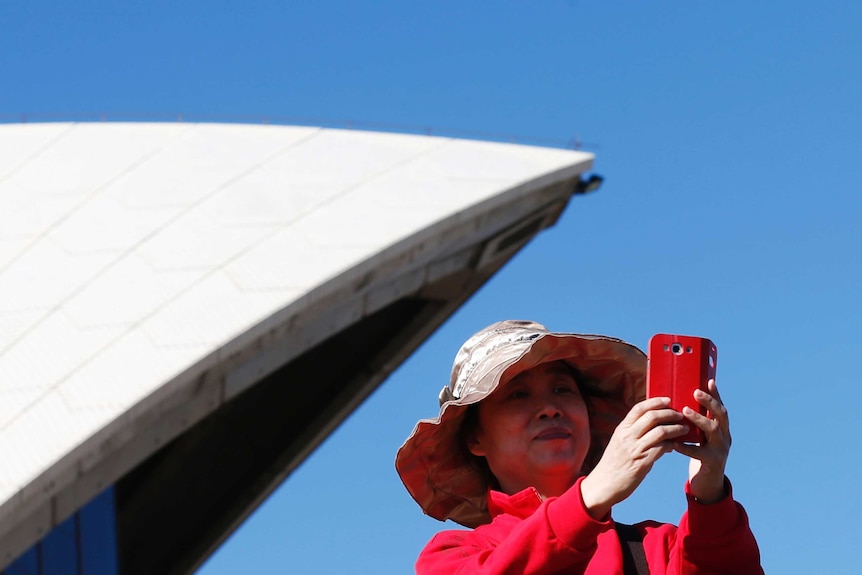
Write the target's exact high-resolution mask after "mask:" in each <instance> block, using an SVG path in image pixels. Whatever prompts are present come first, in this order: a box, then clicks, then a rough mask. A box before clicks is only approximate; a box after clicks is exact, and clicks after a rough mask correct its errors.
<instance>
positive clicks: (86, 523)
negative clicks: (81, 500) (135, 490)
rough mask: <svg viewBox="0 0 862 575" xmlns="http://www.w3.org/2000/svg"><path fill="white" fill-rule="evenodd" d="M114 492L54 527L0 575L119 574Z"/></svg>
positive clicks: (103, 496) (98, 498) (110, 491)
mask: <svg viewBox="0 0 862 575" xmlns="http://www.w3.org/2000/svg"><path fill="white" fill-rule="evenodd" d="M118 573H119V571H118V569H117V528H116V517H115V511H114V489H113V488H112V487H111V488H108V489H107V490H105V491H104V492H102V493H101V494H100V495H98V496H97V497H96V498H95V499H93V500H92V501H90V503H88V504H87V505H85V506H84V507H83V508H82V509H81V510H80V511H79V512H78V513H76V514H74V515H73V516H71V517H69V518H68V519H67V520H66V521H64V522H63V523H61V524H60V525H58V526H57V527H55V528H54V529H52V530H51V532H50V533H48V534H47V535H46V536H45V537H44V538H43V539H42V540H41V541H40V542H38V543H36V544H35V545H34V546H33V547H31V548H30V549H28V550H27V551H26V552H25V553H24V554H23V555H21V556H20V557H19V558H18V559H16V560H15V561H14V562H13V563H12V564H11V565H9V566H8V567H6V569H5V570H4V571H2V572H0V575H118Z"/></svg>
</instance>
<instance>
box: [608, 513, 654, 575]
mask: <svg viewBox="0 0 862 575" xmlns="http://www.w3.org/2000/svg"><path fill="white" fill-rule="evenodd" d="M616 529H617V536H618V537H619V538H620V547H622V549H623V573H624V574H625V575H649V566H648V565H647V562H646V555H644V538H643V535H642V534H641V532H640V531H638V530H637V528H635V527H634V526H633V525H625V524H624V523H617V524H616Z"/></svg>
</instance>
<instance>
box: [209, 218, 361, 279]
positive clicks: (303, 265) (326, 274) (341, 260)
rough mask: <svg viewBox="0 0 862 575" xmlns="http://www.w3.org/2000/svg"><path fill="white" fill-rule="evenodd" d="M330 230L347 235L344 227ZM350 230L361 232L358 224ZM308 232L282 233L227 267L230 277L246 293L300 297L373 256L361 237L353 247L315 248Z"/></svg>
mask: <svg viewBox="0 0 862 575" xmlns="http://www.w3.org/2000/svg"><path fill="white" fill-rule="evenodd" d="M356 218H357V214H353V219H354V220H355V219H356ZM326 229H327V230H328V231H329V232H330V233H332V234H338V235H339V236H343V235H344V232H345V228H344V227H343V226H342V227H340V228H339V227H334V226H327V228H326ZM347 229H353V230H358V229H360V228H359V227H358V226H356V225H355V223H354V224H352V225H350V226H349V227H348V228H347ZM305 231H306V229H305V228H304V227H302V226H300V225H297V226H293V227H290V228H286V229H283V230H280V231H278V232H277V233H275V234H273V235H272V236H271V237H269V238H266V239H264V240H263V241H261V242H260V243H259V244H258V245H256V246H254V248H252V249H250V250H248V251H247V252H245V253H243V254H242V255H241V256H239V257H237V258H236V259H235V260H234V261H232V262H230V263H229V264H227V266H226V267H225V272H226V274H227V275H228V276H229V277H230V278H231V279H232V280H233V281H234V282H235V284H236V285H237V286H239V288H241V289H242V290H286V293H287V294H293V295H294V296H297V295H300V294H303V293H305V292H307V291H309V290H310V289H312V288H313V287H315V286H317V285H318V284H320V283H322V282H323V281H325V280H327V279H329V278H331V277H333V276H334V275H335V274H337V273H338V272H340V271H344V270H346V269H348V268H349V267H351V266H352V265H354V264H355V263H356V262H357V261H361V259H363V258H364V257H368V256H369V255H371V253H370V251H369V248H368V245H369V244H368V242H367V241H365V240H364V239H362V240H361V241H360V239H359V237H358V236H360V234H359V233H357V234H356V235H357V240H356V241H355V242H354V243H353V244H352V245H349V246H345V247H343V248H339V249H335V248H332V247H329V246H321V245H317V244H315V243H314V242H313V239H312V238H308V237H307V234H305V233H304V232H305ZM288 254H289V255H288Z"/></svg>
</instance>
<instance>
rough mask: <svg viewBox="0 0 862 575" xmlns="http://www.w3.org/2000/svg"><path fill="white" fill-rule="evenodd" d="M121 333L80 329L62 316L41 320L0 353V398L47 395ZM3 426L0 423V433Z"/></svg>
mask: <svg viewBox="0 0 862 575" xmlns="http://www.w3.org/2000/svg"><path fill="white" fill-rule="evenodd" d="M122 333H123V330H122V328H101V329H81V328H79V327H78V326H77V325H75V324H74V323H73V322H72V321H71V320H70V319H69V318H68V317H67V316H66V315H65V314H63V313H53V314H50V315H46V316H44V319H43V320H42V321H40V322H38V323H36V324H34V325H33V326H31V329H30V332H29V333H26V334H24V335H22V336H19V337H18V338H17V339H16V340H13V341H11V342H7V345H6V346H5V347H4V348H3V350H2V352H0V398H2V394H3V393H5V392H6V391H9V390H13V391H15V390H20V389H29V390H34V391H36V392H37V394H45V393H49V392H50V391H51V390H52V389H54V388H55V387H56V386H57V384H58V383H59V382H61V381H62V380H63V379H65V378H67V377H69V376H70V375H71V374H72V373H74V372H75V371H76V370H78V369H80V368H81V367H82V366H84V365H86V363H87V362H88V361H90V360H91V359H92V358H94V357H96V356H98V355H99V354H100V353H101V352H102V351H103V350H104V348H106V347H107V346H108V345H109V344H110V343H111V342H112V341H114V340H115V339H116V338H117V337H118V336H119V335H121V334H122ZM7 423H8V421H7V420H0V433H2V430H3V429H4V428H5V426H6V425H7Z"/></svg>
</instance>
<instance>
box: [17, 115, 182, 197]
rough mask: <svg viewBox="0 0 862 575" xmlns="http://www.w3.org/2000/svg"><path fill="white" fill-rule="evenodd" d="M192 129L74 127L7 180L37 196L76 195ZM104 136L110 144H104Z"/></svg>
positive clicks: (178, 126)
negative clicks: (37, 194) (108, 139)
mask: <svg viewBox="0 0 862 575" xmlns="http://www.w3.org/2000/svg"><path fill="white" fill-rule="evenodd" d="M190 127H191V126H185V125H182V124H175V125H170V126H165V125H159V124H151V125H150V124H75V125H74V126H73V127H71V129H69V130H66V131H65V132H63V133H62V135H61V136H60V137H59V138H57V139H56V140H55V141H54V142H53V143H52V145H51V146H50V147H48V148H47V149H45V150H43V151H42V152H41V153H40V154H39V155H38V156H37V157H35V158H33V159H32V160H30V161H29V162H27V163H26V164H24V165H23V166H21V167H20V168H19V169H18V170H16V171H15V172H14V173H13V174H11V175H10V176H9V178H8V181H9V182H10V183H11V184H13V185H16V186H18V187H19V188H21V189H24V190H28V191H30V192H35V193H39V194H61V195H68V196H75V197H79V196H82V195H89V194H91V193H93V191H94V190H98V189H101V188H102V187H104V186H105V185H107V184H108V183H109V182H111V181H113V180H114V179H116V178H118V177H119V176H121V175H122V174H123V173H124V172H126V171H127V170H129V169H131V168H132V167H133V166H134V165H136V164H138V163H140V162H142V161H143V160H144V159H145V158H147V157H148V156H149V155H151V154H153V153H154V152H155V151H157V150H158V149H159V148H161V147H162V146H164V145H165V144H166V143H167V142H169V141H170V140H171V139H173V138H175V137H177V136H178V135H179V134H181V133H182V132H184V131H186V130H188V129H190ZM106 138H110V140H111V145H109V146H105V145H104V144H103V142H105V139H106Z"/></svg>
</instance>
